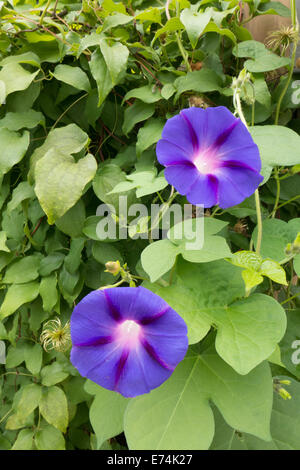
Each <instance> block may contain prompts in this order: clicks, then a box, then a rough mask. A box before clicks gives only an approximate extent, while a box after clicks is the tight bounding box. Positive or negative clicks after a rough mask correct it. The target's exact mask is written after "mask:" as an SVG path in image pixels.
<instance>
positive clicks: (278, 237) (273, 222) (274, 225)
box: [252, 218, 300, 262]
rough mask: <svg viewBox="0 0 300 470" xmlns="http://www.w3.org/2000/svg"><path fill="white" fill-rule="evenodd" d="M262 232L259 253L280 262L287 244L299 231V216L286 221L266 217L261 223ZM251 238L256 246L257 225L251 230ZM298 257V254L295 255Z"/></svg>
mask: <svg viewBox="0 0 300 470" xmlns="http://www.w3.org/2000/svg"><path fill="white" fill-rule="evenodd" d="M262 232H263V233H262V242H261V255H262V256H263V257H264V258H272V259H273V260H275V261H277V262H280V261H282V260H284V259H285V258H286V256H287V255H286V254H285V248H286V246H287V244H288V243H292V242H293V241H294V240H295V238H296V236H297V233H298V232H300V218H298V219H292V220H290V221H289V222H288V223H287V222H285V221H284V220H280V219H266V220H264V221H263V224H262ZM252 239H253V241H254V245H255V246H256V242H257V227H255V229H254V231H253V234H252ZM299 257H300V255H297V256H296V258H299Z"/></svg>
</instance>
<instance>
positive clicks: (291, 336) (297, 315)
mask: <svg viewBox="0 0 300 470" xmlns="http://www.w3.org/2000/svg"><path fill="white" fill-rule="evenodd" d="M286 314H287V329H286V332H285V335H284V337H283V339H282V341H281V342H280V351H281V359H282V362H283V363H284V365H285V367H286V368H287V370H288V371H289V372H291V373H292V374H293V375H294V376H295V377H297V378H298V379H300V309H295V310H287V312H286Z"/></svg>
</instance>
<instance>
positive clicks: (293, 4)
mask: <svg viewBox="0 0 300 470" xmlns="http://www.w3.org/2000/svg"><path fill="white" fill-rule="evenodd" d="M291 20H292V25H293V27H294V28H295V29H296V30H297V31H298V29H299V27H298V20H297V13H296V0H291ZM298 41H299V36H297V38H296V39H295V40H294V41H293V52H292V63H291V66H290V70H289V73H288V76H287V80H286V84H285V86H284V88H283V90H282V92H281V94H280V96H279V100H278V102H277V106H276V114H275V120H274V124H275V125H276V126H277V125H278V122H279V115H280V108H281V104H282V100H283V98H284V97H285V94H286V92H287V90H288V88H289V86H290V83H291V80H292V76H293V72H294V67H295V62H296V53H297V45H298ZM274 178H275V180H276V186H277V188H276V199H275V204H274V208H273V211H272V218H274V217H275V215H276V211H277V209H278V204H279V199H280V179H279V172H278V169H277V168H275V173H274Z"/></svg>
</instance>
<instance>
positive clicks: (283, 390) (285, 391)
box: [278, 387, 292, 400]
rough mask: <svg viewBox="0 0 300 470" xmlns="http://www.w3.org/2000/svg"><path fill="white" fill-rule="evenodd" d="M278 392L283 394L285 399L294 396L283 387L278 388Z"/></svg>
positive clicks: (282, 396)
mask: <svg viewBox="0 0 300 470" xmlns="http://www.w3.org/2000/svg"><path fill="white" fill-rule="evenodd" d="M278 393H279V395H280V396H281V398H283V399H284V400H290V399H291V398H292V396H291V394H290V393H289V392H288V391H287V390H286V389H285V388H282V387H281V388H280V389H279V390H278Z"/></svg>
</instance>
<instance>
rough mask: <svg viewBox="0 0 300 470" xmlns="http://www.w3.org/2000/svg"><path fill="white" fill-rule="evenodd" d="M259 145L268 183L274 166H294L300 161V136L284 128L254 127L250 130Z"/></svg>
mask: <svg viewBox="0 0 300 470" xmlns="http://www.w3.org/2000/svg"><path fill="white" fill-rule="evenodd" d="M250 132H251V135H252V137H253V140H254V142H255V143H256V144H257V145H258V148H259V153H260V157H261V161H262V171H261V173H262V174H263V175H264V176H265V180H264V182H266V181H267V180H268V179H269V177H270V174H271V171H272V168H273V167H274V166H292V165H296V164H297V163H299V160H300V136H299V135H298V134H297V133H296V132H295V131H293V130H292V129H289V128H288V127H283V126H274V125H272V126H270V125H266V126H254V127H251V128H250Z"/></svg>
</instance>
